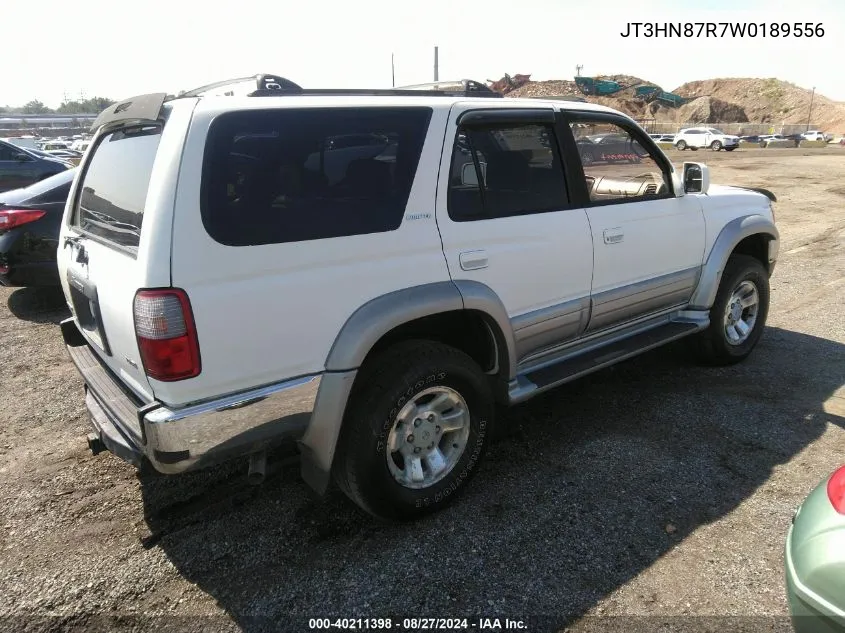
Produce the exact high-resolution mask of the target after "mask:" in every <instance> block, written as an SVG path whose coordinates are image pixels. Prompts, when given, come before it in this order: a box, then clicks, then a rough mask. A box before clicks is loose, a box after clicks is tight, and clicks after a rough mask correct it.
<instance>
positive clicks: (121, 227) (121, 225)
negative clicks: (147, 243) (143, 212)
mask: <svg viewBox="0 0 845 633" xmlns="http://www.w3.org/2000/svg"><path fill="white" fill-rule="evenodd" d="M83 211H85V213H86V214H88V215H90V216H93V217H94V218H96V220H97V221H99V222H100V223H102V224H105V225H106V226H109V227H112V228H114V229H117V230H118V231H124V232H126V233H131V234H132V235H138V236H140V235H141V230H140V229H139V228H138V227H137V226H135V225H134V224H129V223H128V222H121V221H120V220H118V219H116V218H114V217H112V216H110V215H106V214H105V213H100V212H99V211H91V210H90V209H84V208H83Z"/></svg>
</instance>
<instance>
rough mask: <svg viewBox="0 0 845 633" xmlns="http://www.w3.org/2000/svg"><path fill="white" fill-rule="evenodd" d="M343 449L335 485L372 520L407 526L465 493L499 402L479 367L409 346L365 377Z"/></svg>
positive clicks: (378, 361)
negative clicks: (394, 521)
mask: <svg viewBox="0 0 845 633" xmlns="http://www.w3.org/2000/svg"><path fill="white" fill-rule="evenodd" d="M356 383H357V384H358V385H360V387H358V388H356V390H355V392H354V393H353V396H352V398H351V399H350V406H349V409H348V412H347V415H346V418H345V420H344V425H343V431H342V433H341V437H340V439H339V441H338V447H337V453H336V456H335V463H334V467H333V475H334V478H335V481H336V482H337V484H338V486H339V487H340V488H341V490H343V491H344V493H346V495H347V496H348V497H349V498H350V499H351V500H352V501H354V502H355V503H356V504H358V505H359V506H360V507H361V508H363V509H364V510H366V511H367V512H369V513H370V514H372V515H374V516H376V517H378V518H381V519H387V520H408V519H414V518H417V517H420V516H423V515H425V514H429V513H431V512H434V511H437V510H440V509H441V508H443V507H445V506H446V505H448V504H449V503H450V502H451V501H452V500H453V499H454V498H455V497H457V496H458V494H459V493H461V492H462V491H463V489H464V488H465V487H466V485H467V483H468V482H469V481H470V479H471V477H472V475H473V474H474V473H475V471H476V469H477V467H478V464H479V462H480V461H481V459H482V458H483V455H484V452H485V449H486V446H487V440H488V439H489V437H490V433H491V432H492V423H493V412H494V402H493V396H492V392H491V390H490V385H489V384H488V382H487V378H486V376H485V375H484V372H483V371H482V370H481V368H480V367H479V366H478V364H477V363H476V362H475V361H474V360H473V359H472V358H470V357H469V356H467V355H466V354H464V353H463V352H461V351H459V350H457V349H454V348H452V347H449V346H447V345H443V344H441V343H435V342H431V341H406V342H403V343H399V344H397V345H395V346H394V347H392V348H390V349H388V350H387V351H385V352H383V353H382V354H380V355H378V356H377V357H376V358H374V359H372V360H371V361H368V363H367V364H366V365H365V367H364V368H363V369H362V370H361V373H360V374H359V376H358V378H357V380H356Z"/></svg>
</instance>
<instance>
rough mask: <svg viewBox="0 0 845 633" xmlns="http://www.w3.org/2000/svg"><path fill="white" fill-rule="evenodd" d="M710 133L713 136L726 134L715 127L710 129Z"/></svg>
mask: <svg viewBox="0 0 845 633" xmlns="http://www.w3.org/2000/svg"><path fill="white" fill-rule="evenodd" d="M710 133H711V134H724V132H722V130H719V129H717V128H715V127H711V128H710Z"/></svg>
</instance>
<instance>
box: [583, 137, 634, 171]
mask: <svg viewBox="0 0 845 633" xmlns="http://www.w3.org/2000/svg"><path fill="white" fill-rule="evenodd" d="M575 142H576V144H577V145H578V152H579V154H580V156H581V162H582V163H583V164H584V165H591V164H593V163H599V162H605V163H617V162H624V163H639V162H640V161H641V160H642V158H641V154H638V153H637V152H636V151H635V149H634V148H633V147H632V141H631V137H629V136H625V135H622V134H598V135H591V136H583V137H581V138H576V139H575Z"/></svg>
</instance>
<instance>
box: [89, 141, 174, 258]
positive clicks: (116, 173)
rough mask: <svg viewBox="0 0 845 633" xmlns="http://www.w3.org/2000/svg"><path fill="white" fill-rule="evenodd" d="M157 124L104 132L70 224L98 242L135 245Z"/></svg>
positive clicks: (136, 243) (147, 186)
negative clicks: (94, 237)
mask: <svg viewBox="0 0 845 633" xmlns="http://www.w3.org/2000/svg"><path fill="white" fill-rule="evenodd" d="M161 130H162V127H161V125H158V124H155V125H138V126H133V127H127V128H122V129H120V130H117V131H114V132H110V133H108V134H106V135H105V136H103V138H102V139H101V140H100V141H99V142H98V143H97V146H96V147H95V148H94V155H93V157H92V158H91V161H90V163H89V164H88V166H87V168H86V169H85V173H84V174H83V175H82V183H81V187H80V193H79V199H78V204H77V208H76V213H75V217H74V224H75V225H76V226H78V227H79V228H80V229H81V230H82V231H85V232H86V233H89V234H90V235H93V236H96V237H98V238H100V239H101V240H104V241H106V242H110V243H112V244H116V245H118V246H122V247H125V248H129V249H132V250H134V249H137V248H138V243H139V241H140V238H141V224H142V221H143V219H144V206H145V204H146V201H147V190H148V189H149V187H150V178H151V176H152V171H153V162H154V161H155V157H156V152H157V151H158V144H159V141H160V140H161Z"/></svg>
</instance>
